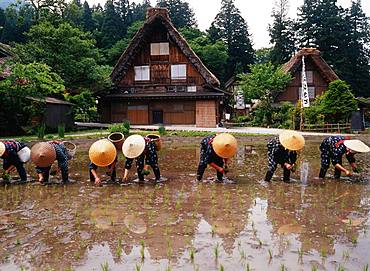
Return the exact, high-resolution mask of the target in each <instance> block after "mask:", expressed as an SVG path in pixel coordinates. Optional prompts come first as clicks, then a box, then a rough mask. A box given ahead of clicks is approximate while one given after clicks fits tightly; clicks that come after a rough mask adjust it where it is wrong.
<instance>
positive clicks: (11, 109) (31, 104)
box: [0, 63, 64, 134]
mask: <svg viewBox="0 0 370 271" xmlns="http://www.w3.org/2000/svg"><path fill="white" fill-rule="evenodd" d="M9 65H10V64H9ZM11 69H12V73H11V75H10V76H9V77H7V78H6V79H5V80H2V81H0V104H1V105H2V108H1V111H0V128H1V129H0V131H1V132H0V133H1V134H9V133H10V132H11V133H12V134H20V133H22V132H23V128H22V127H23V126H26V125H29V123H31V118H33V117H39V116H40V115H41V114H42V113H43V111H44V102H43V98H44V97H45V96H47V95H56V96H58V95H61V94H62V93H63V92H64V85H63V80H62V79H61V78H60V76H59V75H57V74H56V73H53V72H51V69H50V67H48V66H47V65H45V64H41V63H31V64H19V63H17V64H14V65H11ZM31 98H33V99H34V100H31ZM15 112H16V114H15Z"/></svg>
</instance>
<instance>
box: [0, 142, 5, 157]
mask: <svg viewBox="0 0 370 271" xmlns="http://www.w3.org/2000/svg"><path fill="white" fill-rule="evenodd" d="M4 152H5V144H4V143H3V142H0V156H3V154H4Z"/></svg>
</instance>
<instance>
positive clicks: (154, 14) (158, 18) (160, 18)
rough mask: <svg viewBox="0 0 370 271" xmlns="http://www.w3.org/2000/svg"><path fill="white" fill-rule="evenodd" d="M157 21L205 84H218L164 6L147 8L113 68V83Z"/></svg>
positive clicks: (144, 41) (117, 80)
mask: <svg viewBox="0 0 370 271" xmlns="http://www.w3.org/2000/svg"><path fill="white" fill-rule="evenodd" d="M157 22H160V23H161V24H162V25H163V26H164V27H165V28H166V29H167V31H168V34H169V37H170V38H171V39H172V40H173V41H174V42H175V43H176V44H177V46H179V48H180V49H181V51H182V52H183V53H184V54H185V56H186V57H187V58H188V59H189V61H190V63H192V64H193V65H194V67H195V68H196V69H197V71H198V72H199V73H200V74H201V76H202V77H203V78H204V80H205V81H206V82H207V84H210V85H212V86H219V85H220V81H219V80H218V79H217V78H216V76H214V75H213V74H212V73H211V72H210V71H209V70H208V69H207V67H206V66H205V65H204V64H203V63H202V61H201V60H200V59H199V57H198V56H197V55H196V54H195V52H194V51H193V50H192V49H191V48H190V46H189V44H188V43H187V42H186V40H185V39H184V37H182V36H181V34H180V33H179V32H178V31H177V29H176V28H175V27H174V25H173V24H172V22H171V20H170V18H169V16H168V11H167V9H164V8H149V9H148V11H147V20H146V22H145V23H144V25H143V27H142V28H141V29H140V30H139V31H138V32H137V33H136V35H135V36H134V38H133V39H132V41H131V43H130V44H129V46H128V47H127V49H126V50H125V52H124V53H123V54H122V55H121V57H120V59H119V60H118V62H117V64H116V66H115V67H114V69H113V72H112V74H111V79H112V81H113V83H114V84H117V83H118V82H119V81H120V80H121V79H122V77H123V76H125V74H126V73H127V71H128V70H129V68H130V67H132V65H133V61H134V58H135V57H136V56H137V55H138V54H139V52H140V50H141V49H142V48H143V45H144V44H145V43H146V41H147V40H148V39H149V38H150V34H151V32H152V30H153V28H152V26H153V25H154V24H155V23H157Z"/></svg>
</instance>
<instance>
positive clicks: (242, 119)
mask: <svg viewBox="0 0 370 271" xmlns="http://www.w3.org/2000/svg"><path fill="white" fill-rule="evenodd" d="M250 120H251V117H250V116H249V115H244V116H238V117H237V118H236V119H235V122H237V123H243V122H249V121H250Z"/></svg>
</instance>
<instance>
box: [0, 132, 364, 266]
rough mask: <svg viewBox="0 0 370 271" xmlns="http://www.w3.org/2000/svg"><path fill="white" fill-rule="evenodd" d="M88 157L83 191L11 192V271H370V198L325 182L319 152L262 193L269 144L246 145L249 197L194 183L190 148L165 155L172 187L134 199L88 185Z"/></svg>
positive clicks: (6, 198) (243, 169)
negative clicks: (319, 174)
mask: <svg viewBox="0 0 370 271" xmlns="http://www.w3.org/2000/svg"><path fill="white" fill-rule="evenodd" d="M241 140H242V139H241ZM79 145H80V149H79V152H78V153H77V159H76V160H74V161H73V162H72V170H71V172H74V173H77V174H78V175H76V179H77V180H78V181H79V183H77V184H74V185H70V186H65V187H62V186H38V185H23V186H12V187H2V188H1V189H0V194H1V209H0V241H1V243H0V249H1V252H0V257H1V259H2V260H1V264H0V269H1V270H19V268H20V266H25V267H26V268H28V269H39V268H41V267H42V269H44V268H47V267H48V266H49V267H53V268H55V269H58V270H63V269H67V268H71V267H72V268H73V269H74V270H92V269H95V270H101V269H102V267H101V265H102V264H105V263H106V264H108V266H109V268H110V270H122V269H124V270H134V269H135V268H136V266H138V267H141V268H142V269H141V270H165V269H166V268H167V267H168V266H170V267H171V268H172V270H196V269H197V267H199V270H220V266H221V265H222V266H224V267H225V269H226V270H243V269H246V268H247V267H248V266H249V267H250V268H253V269H255V270H278V269H280V268H281V265H284V266H285V267H288V269H289V270H298V269H299V270H311V267H312V266H314V265H315V266H317V267H318V268H319V269H320V268H321V269H324V268H326V269H329V270H332V269H335V268H337V267H338V266H339V264H341V265H342V266H345V267H346V268H347V269H349V270H353V269H356V270H360V269H361V268H362V267H364V266H365V265H366V264H367V263H368V261H369V260H368V259H369V255H368V251H369V244H370V237H369V236H368V234H367V231H368V226H369V224H370V223H369V206H370V205H369V201H370V197H369V196H370V189H369V186H368V185H366V184H358V183H355V184H353V183H349V182H344V181H334V180H328V181H326V182H325V183H322V182H320V183H318V182H315V181H314V180H315V174H316V171H317V167H318V163H317V153H318V151H317V148H315V147H310V144H308V147H307V148H306V149H305V152H304V153H303V154H302V155H301V157H300V167H299V168H298V170H297V171H296V172H295V173H294V174H293V176H292V177H293V179H295V180H296V181H297V182H293V183H291V184H285V183H283V182H279V181H274V182H272V183H271V185H269V186H267V187H264V186H261V185H260V184H259V182H258V181H259V180H261V179H262V178H263V175H264V173H265V170H266V161H265V157H266V150H265V148H264V146H265V142H256V143H255V144H253V145H250V142H246V144H240V148H239V150H238V154H237V157H236V159H234V161H233V162H232V164H231V167H230V168H231V172H230V176H231V177H232V178H235V179H236V180H238V184H237V185H222V184H202V183H196V182H194V181H193V179H194V176H192V175H191V174H192V173H193V172H195V169H196V166H197V160H196V158H197V155H198V149H197V146H195V145H194V144H189V146H176V145H172V146H171V148H165V149H163V150H162V151H161V153H160V166H161V169H163V170H162V171H163V172H164V173H165V176H166V177H168V178H169V182H167V183H165V184H162V185H158V186H153V185H145V186H139V185H129V186H124V187H122V186H114V185H107V186H105V187H94V186H93V185H92V184H90V183H89V182H87V179H88V176H87V170H81V168H86V161H87V157H86V154H85V152H84V151H83V149H84V148H85V149H87V148H88V145H89V144H88V142H83V141H82V142H79ZM243 145H246V146H248V147H244V146H243ZM250 146H252V147H250ZM312 146H315V145H312ZM367 158H369V157H367ZM362 159H365V158H364V157H362ZM121 161H122V159H121ZM363 161H366V160H363ZM360 163H361V161H360ZM362 163H363V162H362ZM121 169H122V165H121V164H120V165H119V170H121ZM119 172H122V171H119ZM206 174H207V175H208V176H213V175H214V171H213V170H207V171H206ZM192 254H193V255H194V258H193V260H192V257H191V255H192Z"/></svg>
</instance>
